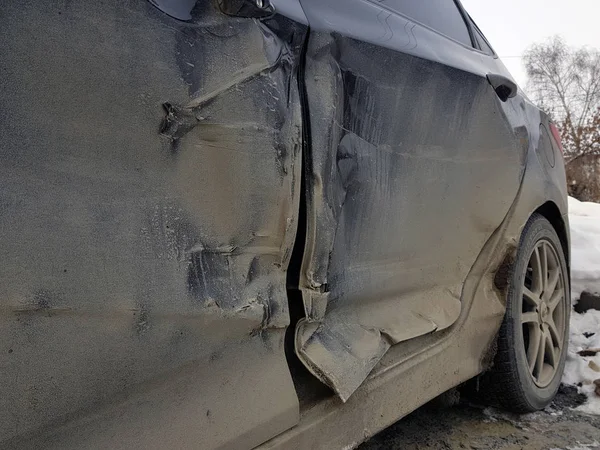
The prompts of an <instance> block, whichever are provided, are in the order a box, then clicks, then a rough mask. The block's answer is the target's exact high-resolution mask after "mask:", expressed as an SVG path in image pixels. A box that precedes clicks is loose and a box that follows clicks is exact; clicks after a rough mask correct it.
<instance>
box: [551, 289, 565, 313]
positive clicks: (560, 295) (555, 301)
mask: <svg viewBox="0 0 600 450" xmlns="http://www.w3.org/2000/svg"><path fill="white" fill-rule="evenodd" d="M564 298H565V292H564V290H563V289H559V290H557V291H556V292H554V293H553V294H552V297H550V300H548V308H549V309H550V313H553V312H554V310H555V309H556V307H557V306H558V305H559V304H560V302H561V301H562V300H563V299H564Z"/></svg>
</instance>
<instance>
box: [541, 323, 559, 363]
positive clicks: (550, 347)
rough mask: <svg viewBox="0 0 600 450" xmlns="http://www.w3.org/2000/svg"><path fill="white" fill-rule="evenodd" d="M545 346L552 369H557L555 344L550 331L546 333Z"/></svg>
mask: <svg viewBox="0 0 600 450" xmlns="http://www.w3.org/2000/svg"><path fill="white" fill-rule="evenodd" d="M544 344H545V349H544V350H545V354H546V355H547V356H548V359H549V361H550V364H551V365H552V367H556V365H557V359H556V351H555V350H554V343H553V342H552V336H551V335H550V332H549V331H545V332H544Z"/></svg>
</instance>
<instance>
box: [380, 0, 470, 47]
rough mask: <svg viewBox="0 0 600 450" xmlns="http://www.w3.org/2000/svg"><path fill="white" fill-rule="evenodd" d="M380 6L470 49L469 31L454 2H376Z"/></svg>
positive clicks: (421, 0) (431, 0) (396, 0)
mask: <svg viewBox="0 0 600 450" xmlns="http://www.w3.org/2000/svg"><path fill="white" fill-rule="evenodd" d="M378 2H379V3H380V4H383V5H385V6H387V7H388V8H390V9H392V10H394V11H397V12H399V13H400V14H402V15H404V16H406V17H409V18H411V19H414V20H415V21H416V22H419V23H421V24H423V25H426V26H428V27H430V28H433V29H434V30H436V31H438V32H440V33H442V34H443V35H445V36H448V37H450V38H452V39H454V40H457V41H458V42H462V43H463V44H465V45H468V46H469V47H471V46H472V45H473V44H472V42H471V37H470V35H469V29H468V28H467V25H466V23H465V20H464V19H463V16H462V14H461V12H460V11H459V10H458V7H457V6H456V4H455V3H454V0H426V1H423V0H378Z"/></svg>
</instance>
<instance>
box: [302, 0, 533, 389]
mask: <svg viewBox="0 0 600 450" xmlns="http://www.w3.org/2000/svg"><path fill="white" fill-rule="evenodd" d="M301 3H302V6H303V8H304V10H305V12H306V15H307V18H308V21H309V24H310V27H311V33H310V36H309V40H308V46H307V53H306V67H305V73H304V77H305V80H306V87H305V89H306V92H307V98H308V110H309V112H310V130H311V136H310V141H309V146H308V151H309V156H310V157H309V161H310V162H309V164H308V167H307V169H306V171H307V172H306V173H307V177H306V186H307V234H306V235H307V240H306V251H305V254H304V260H303V267H302V273H301V286H300V287H301V289H302V291H303V297H304V304H305V313H306V320H304V321H301V322H300V323H299V325H298V328H297V334H296V350H297V352H298V355H299V357H300V358H301V360H302V361H303V362H304V363H305V365H306V366H307V367H308V368H309V369H310V370H311V371H312V372H313V374H314V375H315V376H317V377H318V378H319V379H321V380H322V381H323V382H325V383H326V384H328V385H329V386H330V387H331V388H333V389H334V390H335V391H336V392H337V393H338V395H339V396H340V397H341V398H342V400H346V399H347V398H348V397H349V396H350V395H351V394H352V393H353V392H354V391H355V390H356V388H357V387H358V386H359V385H360V384H361V383H362V382H363V380H364V379H365V378H366V377H367V375H368V374H369V372H370V371H371V370H372V369H373V367H374V366H375V364H377V362H378V361H379V360H380V358H381V357H382V355H383V354H384V353H385V352H386V351H387V349H388V348H390V346H392V345H395V344H398V343H401V342H402V341H406V340H408V339H411V338H414V337H416V336H420V335H423V334H426V333H432V332H436V331H440V330H443V329H446V328H448V327H450V326H451V325H452V324H453V323H454V321H455V320H456V319H457V317H458V315H459V313H460V311H461V289H462V283H463V281H464V280H465V278H466V276H467V273H468V272H469V270H470V269H471V267H472V265H473V263H474V262H475V259H476V258H477V256H478V254H479V252H480V250H481V249H482V248H483V247H484V244H485V242H486V241H487V240H488V239H489V237H490V236H491V234H492V232H493V231H494V230H495V229H496V228H497V227H498V226H499V224H500V223H501V221H502V220H503V218H504V217H505V215H506V213H507V211H508V210H509V206H510V205H511V203H512V201H513V199H514V198H515V196H516V194H517V190H518V188H519V184H520V180H521V176H522V170H521V167H522V164H521V162H522V161H523V158H524V155H525V151H526V149H527V145H525V146H523V145H522V140H521V137H522V136H521V135H520V132H519V130H513V128H512V127H511V125H510V123H509V121H508V120H507V118H506V115H505V112H504V110H503V106H502V105H501V103H502V102H501V101H500V99H499V98H498V96H497V95H496V93H495V92H494V90H493V89H492V87H491V86H490V84H489V83H488V81H487V79H486V75H487V74H488V72H489V70H490V67H491V65H490V63H489V60H491V59H492V58H490V57H488V56H486V55H483V54H482V53H481V52H479V51H477V50H475V49H474V48H473V47H472V45H471V40H470V39H471V38H470V35H469V31H468V29H467V26H466V24H465V22H464V19H465V18H464V17H463V15H462V13H461V11H460V10H459V9H458V6H457V5H456V4H455V3H454V2H453V1H452V0H447V1H446V2H440V1H436V2H435V3H436V4H438V3H439V4H440V7H441V6H444V7H446V8H447V9H448V11H447V14H445V15H444V17H445V19H447V21H449V22H451V21H452V20H455V21H459V22H456V24H457V26H462V30H459V31H458V32H457V33H458V35H457V36H448V35H444V34H443V33H442V32H440V30H435V29H433V28H432V27H431V26H429V25H427V26H426V25H423V24H422V23H420V22H419V20H422V19H421V18H419V17H414V16H413V17H411V14H412V12H414V11H412V10H411V8H417V9H418V8H419V5H421V2H410V1H388V0H383V1H375V0H373V1H367V0H346V1H344V2H342V1H336V0H301ZM425 3H426V4H427V5H428V7H431V6H432V5H430V4H429V3H430V2H423V4H425ZM442 3H443V5H442ZM407 5H408V6H407ZM452 8H453V10H452ZM416 12H418V11H416ZM510 107H512V106H510Z"/></svg>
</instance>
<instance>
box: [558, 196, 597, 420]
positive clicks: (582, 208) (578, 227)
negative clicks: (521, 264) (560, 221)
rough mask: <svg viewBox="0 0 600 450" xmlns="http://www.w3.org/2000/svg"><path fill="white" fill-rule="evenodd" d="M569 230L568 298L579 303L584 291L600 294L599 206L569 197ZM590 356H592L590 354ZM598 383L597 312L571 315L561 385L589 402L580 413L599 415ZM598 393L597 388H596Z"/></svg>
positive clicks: (591, 311)
mask: <svg viewBox="0 0 600 450" xmlns="http://www.w3.org/2000/svg"><path fill="white" fill-rule="evenodd" d="M569 222H570V226H571V298H572V301H573V303H576V302H577V300H579V296H580V295H581V293H582V292H583V291H588V292H592V293H595V292H597V293H600V203H589V202H580V201H578V200H576V199H574V198H571V197H569ZM586 349H599V352H598V353H596V354H595V355H593V354H590V355H589V356H581V355H579V354H578V352H579V351H581V350H586ZM590 353H592V352H590ZM597 379H600V311H596V310H593V309H590V310H589V311H587V312H585V313H583V314H578V313H576V312H575V311H571V332H570V336H569V351H568V354H567V364H566V367H565V373H564V375H563V380H562V381H563V383H565V384H570V385H580V386H581V387H580V388H579V391H580V392H582V393H585V394H586V395H587V396H588V401H587V402H586V403H585V404H584V405H581V406H580V407H578V408H577V409H578V410H580V411H582V412H587V413H591V414H600V396H598V395H596V394H595V393H594V390H595V388H596V386H595V385H594V383H593V382H594V380H597ZM599 391H600V388H599Z"/></svg>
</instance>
